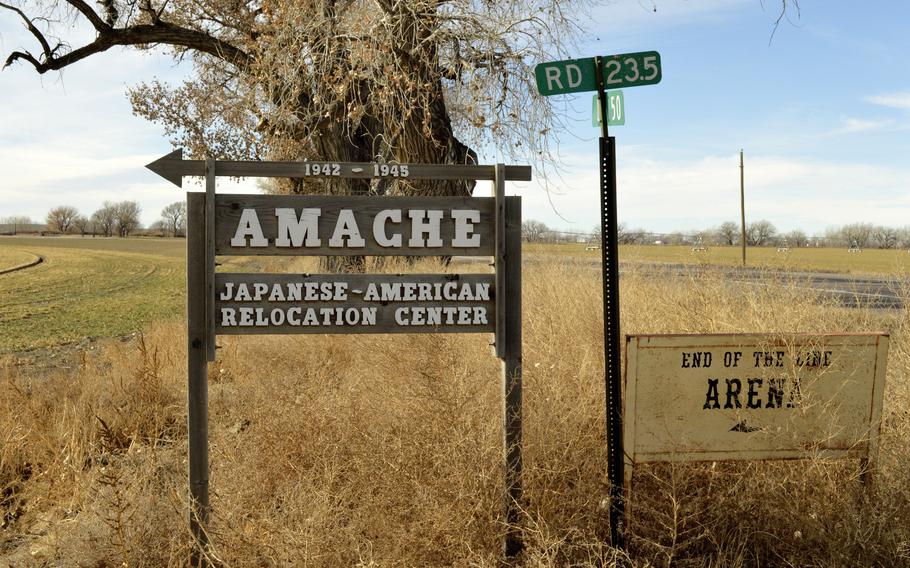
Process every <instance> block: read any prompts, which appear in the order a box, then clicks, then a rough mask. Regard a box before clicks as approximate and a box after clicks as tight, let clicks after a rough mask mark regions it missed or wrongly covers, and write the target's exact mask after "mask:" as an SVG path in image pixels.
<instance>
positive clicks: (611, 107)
mask: <svg viewBox="0 0 910 568" xmlns="http://www.w3.org/2000/svg"><path fill="white" fill-rule="evenodd" d="M591 107H592V108H591V125H592V126H600V120H601V119H600V104H598V102H597V95H594V98H593V99H592V102H591ZM625 123H626V109H625V104H624V99H623V96H622V91H607V126H622V125H623V124H625Z"/></svg>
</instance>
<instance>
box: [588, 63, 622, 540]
mask: <svg viewBox="0 0 910 568" xmlns="http://www.w3.org/2000/svg"><path fill="white" fill-rule="evenodd" d="M594 65H595V73H596V76H597V98H598V99H599V100H598V102H599V104H600V111H601V114H602V117H601V133H602V136H601V137H600V208H601V209H600V231H601V247H600V251H601V262H602V266H603V304H604V375H605V376H604V382H605V389H606V426H607V474H608V477H609V479H610V541H611V543H612V544H613V546H614V547H616V548H619V549H620V550H625V545H626V543H625V534H624V528H623V526H622V523H623V519H624V517H625V502H624V500H623V481H624V479H623V466H624V463H623V446H622V443H623V439H622V376H621V374H620V359H619V348H620V343H619V237H618V234H617V215H616V138H614V137H612V136H609V131H608V128H607V117H608V115H607V104H606V102H607V97H606V93H605V90H604V80H603V67H602V62H601V58H600V57H597V58H595V62H594Z"/></svg>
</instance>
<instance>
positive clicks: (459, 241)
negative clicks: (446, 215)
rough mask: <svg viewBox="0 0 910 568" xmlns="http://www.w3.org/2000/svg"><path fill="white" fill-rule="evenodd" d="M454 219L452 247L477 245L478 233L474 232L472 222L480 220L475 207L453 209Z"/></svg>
mask: <svg viewBox="0 0 910 568" xmlns="http://www.w3.org/2000/svg"><path fill="white" fill-rule="evenodd" d="M452 219H455V238H454V239H452V246H453V247H479V246H480V235H477V234H472V233H474V223H479V222H480V211H479V210H477V209H453V210H452Z"/></svg>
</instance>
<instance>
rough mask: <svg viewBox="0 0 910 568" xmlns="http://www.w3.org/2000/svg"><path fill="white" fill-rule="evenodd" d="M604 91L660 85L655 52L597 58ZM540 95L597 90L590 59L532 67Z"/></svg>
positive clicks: (570, 60) (658, 57)
mask: <svg viewBox="0 0 910 568" xmlns="http://www.w3.org/2000/svg"><path fill="white" fill-rule="evenodd" d="M601 65H602V66H603V74H604V86H605V88H607V89H620V88H625V87H640V86H642V85H654V84H656V83H660V79H661V77H662V74H661V69H660V54H659V53H657V52H656V51H641V52H638V53H621V54H619V55H608V56H606V57H602V58H601ZM534 78H535V79H536V80H537V90H538V91H539V92H540V94H541V95H543V96H545V97H548V96H550V95H565V94H568V93H581V92H584V91H596V90H597V76H596V72H595V67H594V58H593V57H588V58H586V59H566V60H563V61H550V62H548V63H541V64H539V65H537V66H536V67H534Z"/></svg>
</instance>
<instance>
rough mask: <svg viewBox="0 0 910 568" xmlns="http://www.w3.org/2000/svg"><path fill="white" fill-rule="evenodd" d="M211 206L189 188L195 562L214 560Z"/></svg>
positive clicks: (189, 402)
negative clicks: (209, 554)
mask: <svg viewBox="0 0 910 568" xmlns="http://www.w3.org/2000/svg"><path fill="white" fill-rule="evenodd" d="M205 208H206V195H205V194H203V193H187V194H186V315H187V430H188V437H189V481H190V532H191V533H192V535H193V539H194V543H193V559H192V562H193V565H194V566H207V565H208V563H207V561H206V560H205V550H206V548H207V545H208V535H207V534H206V525H207V524H208V517H209V442H208V439H209V435H208V416H209V410H208V406H209V400H208V399H209V394H208V368H207V362H206V359H207V348H206V345H207V344H206V341H207V339H208V338H207V335H208V334H207V331H208V322H206V317H205V314H206V279H207V278H206V272H207V268H208V267H207V265H206V263H205V259H206V240H205V236H206V235H205Z"/></svg>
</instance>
